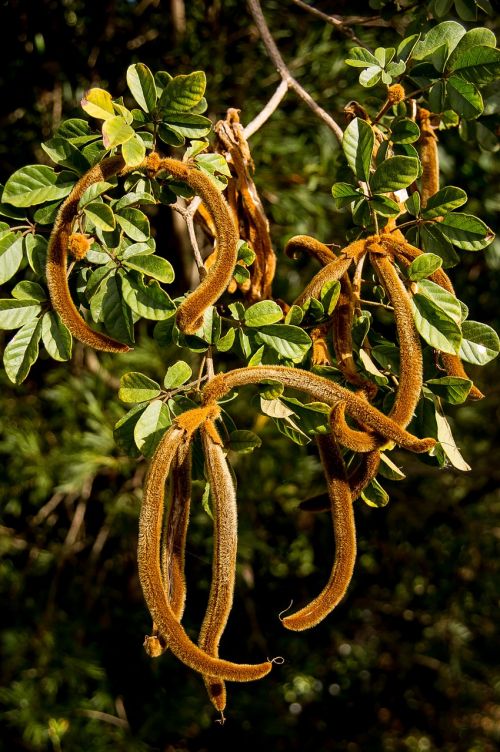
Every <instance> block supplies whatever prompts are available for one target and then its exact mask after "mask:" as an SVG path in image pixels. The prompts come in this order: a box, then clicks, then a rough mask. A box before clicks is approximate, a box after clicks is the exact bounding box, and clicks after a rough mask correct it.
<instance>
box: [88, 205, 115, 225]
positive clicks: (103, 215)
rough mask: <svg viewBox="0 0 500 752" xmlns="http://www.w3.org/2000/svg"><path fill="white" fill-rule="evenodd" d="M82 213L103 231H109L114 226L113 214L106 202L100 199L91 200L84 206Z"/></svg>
mask: <svg viewBox="0 0 500 752" xmlns="http://www.w3.org/2000/svg"><path fill="white" fill-rule="evenodd" d="M83 211H84V214H85V216H86V217H88V219H90V221H91V222H92V224H94V225H95V226H96V227H99V228H100V229H101V230H104V231H105V232H111V231H112V230H114V229H115V227H116V220H115V215H114V214H113V210H112V209H111V207H110V206H108V205H107V204H103V203H102V202H100V201H92V203H90V204H87V206H86V207H85V208H84V210H83Z"/></svg>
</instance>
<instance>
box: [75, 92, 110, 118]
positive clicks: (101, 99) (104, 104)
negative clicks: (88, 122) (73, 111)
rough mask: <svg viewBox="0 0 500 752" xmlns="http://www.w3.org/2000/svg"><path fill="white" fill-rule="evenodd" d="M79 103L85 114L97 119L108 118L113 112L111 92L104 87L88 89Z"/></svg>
mask: <svg viewBox="0 0 500 752" xmlns="http://www.w3.org/2000/svg"><path fill="white" fill-rule="evenodd" d="M80 104H81V107H82V109H83V110H84V111H85V112H86V113H87V115H90V117H95V118H98V119H99V120H108V119H109V118H112V117H113V116H114V114H115V111H114V109H113V100H112V98H111V94H110V93H109V92H108V91H106V90H105V89H99V88H98V87H96V88H93V89H89V91H87V92H86V93H85V96H84V97H83V99H82V100H81V102H80Z"/></svg>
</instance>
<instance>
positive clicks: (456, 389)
mask: <svg viewBox="0 0 500 752" xmlns="http://www.w3.org/2000/svg"><path fill="white" fill-rule="evenodd" d="M425 383H426V385H427V386H428V387H429V389H430V390H431V392H433V393H434V394H436V395H437V396H438V397H440V398H441V399H444V400H445V401H446V402H449V403H450V404H451V405H461V404H462V402H465V400H466V399H467V395H468V394H469V392H470V390H471V386H472V381H470V380H469V379H461V378H459V377H458V376H444V377H443V378H441V379H428V380H427V381H426V382H425Z"/></svg>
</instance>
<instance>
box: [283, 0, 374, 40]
mask: <svg viewBox="0 0 500 752" xmlns="http://www.w3.org/2000/svg"><path fill="white" fill-rule="evenodd" d="M292 3H295V5H298V6H299V8H302V9H303V10H307V11H309V13H312V15H313V16H317V17H318V18H321V20H322V21H325V22H326V23H327V24H330V26H333V27H334V29H337V31H340V33H341V34H344V36H346V37H348V38H349V39H352V41H353V42H356V44H359V46H360V47H364V48H365V49H368V48H367V47H366V45H365V44H364V43H363V42H362V41H361V40H360V39H358V37H357V36H356V34H355V33H354V32H353V30H352V29H351V28H349V26H347V24H346V22H345V21H344V20H343V19H342V18H341V17H340V16H329V15H328V14H327V13H323V11H322V10H318V9H317V8H314V7H313V6H312V5H307V3H304V2H302V0H292ZM356 20H357V21H359V20H360V19H356Z"/></svg>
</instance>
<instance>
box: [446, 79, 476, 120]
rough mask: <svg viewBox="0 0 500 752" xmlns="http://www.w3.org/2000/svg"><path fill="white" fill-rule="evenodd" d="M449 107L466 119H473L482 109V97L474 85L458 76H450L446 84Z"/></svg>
mask: <svg viewBox="0 0 500 752" xmlns="http://www.w3.org/2000/svg"><path fill="white" fill-rule="evenodd" d="M447 92H448V100H449V102H450V107H451V108H452V109H453V110H455V112H456V113H457V115H460V116H461V117H464V118H465V119H466V120H474V119H475V118H477V117H479V115H481V114H482V112H483V110H484V105H483V98H482V96H481V93H480V92H479V91H478V89H477V88H476V86H475V85H474V84H472V83H470V82H469V81H464V80H463V79H462V78H459V77H458V76H451V77H450V78H449V79H448V85H447Z"/></svg>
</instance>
